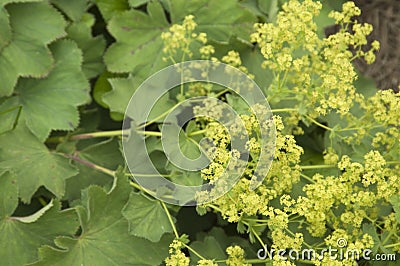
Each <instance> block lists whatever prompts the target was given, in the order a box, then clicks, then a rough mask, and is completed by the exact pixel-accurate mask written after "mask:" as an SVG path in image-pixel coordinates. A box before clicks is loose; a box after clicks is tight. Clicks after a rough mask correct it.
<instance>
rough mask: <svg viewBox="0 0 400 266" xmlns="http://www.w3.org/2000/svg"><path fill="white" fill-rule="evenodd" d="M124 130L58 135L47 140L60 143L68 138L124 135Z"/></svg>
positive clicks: (79, 138)
mask: <svg viewBox="0 0 400 266" xmlns="http://www.w3.org/2000/svg"><path fill="white" fill-rule="evenodd" d="M123 135H124V131H123V130H112V131H99V132H91V133H83V134H77V135H73V136H70V137H68V136H58V137H51V138H48V139H47V140H46V142H47V143H60V142H63V141H66V140H81V139H92V138H104V137H115V136H123Z"/></svg>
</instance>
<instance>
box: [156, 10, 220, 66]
mask: <svg viewBox="0 0 400 266" xmlns="http://www.w3.org/2000/svg"><path fill="white" fill-rule="evenodd" d="M196 27H197V24H196V22H195V21H194V16H193V15H188V16H186V17H185V18H184V20H183V23H182V24H174V25H172V26H171V27H170V28H169V30H168V31H166V32H163V33H162V34H161V39H162V40H163V41H164V47H163V52H164V54H166V55H167V56H166V57H164V58H163V60H164V61H167V60H168V59H169V60H171V61H172V62H174V63H175V59H174V58H175V56H176V55H177V53H178V52H180V53H181V54H180V55H181V58H180V60H182V61H183V59H184V58H185V56H188V58H191V57H192V56H193V47H192V45H193V44H194V43H195V42H197V43H199V44H200V45H201V48H200V53H201V54H202V55H203V56H204V57H205V58H206V57H209V56H211V55H212V54H213V53H214V48H213V47H212V46H209V45H208V46H205V44H206V43H207V35H206V34H205V33H196V32H195V29H196Z"/></svg>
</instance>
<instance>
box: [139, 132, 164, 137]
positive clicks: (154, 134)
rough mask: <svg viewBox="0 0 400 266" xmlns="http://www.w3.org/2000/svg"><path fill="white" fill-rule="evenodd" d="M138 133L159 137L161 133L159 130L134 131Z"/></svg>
mask: <svg viewBox="0 0 400 266" xmlns="http://www.w3.org/2000/svg"><path fill="white" fill-rule="evenodd" d="M136 132H137V133H138V134H140V135H146V136H155V137H161V136H162V134H161V132H158V131H136Z"/></svg>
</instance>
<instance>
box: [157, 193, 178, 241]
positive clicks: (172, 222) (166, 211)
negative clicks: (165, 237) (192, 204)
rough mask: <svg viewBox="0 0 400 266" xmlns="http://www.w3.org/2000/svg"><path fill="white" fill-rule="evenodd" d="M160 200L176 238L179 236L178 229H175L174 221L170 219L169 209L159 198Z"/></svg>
mask: <svg viewBox="0 0 400 266" xmlns="http://www.w3.org/2000/svg"><path fill="white" fill-rule="evenodd" d="M160 202H161V205H162V206H163V208H164V211H165V213H166V214H167V217H168V220H169V223H170V224H171V227H172V230H173V231H174V234H175V237H176V238H179V234H178V230H176V227H175V224H174V221H173V220H172V216H171V214H170V213H169V210H168V208H167V206H166V205H165V203H164V201H162V200H160Z"/></svg>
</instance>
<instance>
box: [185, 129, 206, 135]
mask: <svg viewBox="0 0 400 266" xmlns="http://www.w3.org/2000/svg"><path fill="white" fill-rule="evenodd" d="M206 132H207V129H202V130H197V131H193V132H191V133H189V134H188V136H189V137H192V136H197V135H201V134H204V133H206Z"/></svg>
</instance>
